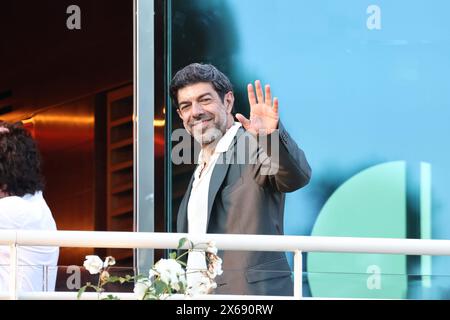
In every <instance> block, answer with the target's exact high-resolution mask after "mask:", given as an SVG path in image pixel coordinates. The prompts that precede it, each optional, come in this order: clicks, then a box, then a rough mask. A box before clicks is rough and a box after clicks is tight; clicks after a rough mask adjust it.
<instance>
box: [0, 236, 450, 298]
mask: <svg viewBox="0 0 450 320" xmlns="http://www.w3.org/2000/svg"><path fill="white" fill-rule="evenodd" d="M183 237H187V238H189V240H191V241H192V242H194V243H196V244H200V245H199V248H202V246H204V247H205V248H206V243H207V242H209V241H214V242H215V243H216V246H217V247H218V248H219V249H221V250H238V251H285V252H286V251H291V252H294V284H295V287H294V298H296V299H300V298H301V297H302V295H301V293H302V287H301V284H302V281H301V276H302V257H301V253H302V252H346V253H378V254H404V255H450V240H419V239H395V238H353V237H313V236H311V237H307V236H272V235H238V234H203V235H193V234H183V233H147V232H145V233H144V232H109V231H108V232H103V231H41V230H39V231H35V230H5V231H0V245H8V246H10V248H11V258H12V259H11V270H12V272H11V283H12V281H16V279H15V273H16V268H17V262H16V259H15V258H14V257H16V256H17V247H18V246H59V247H91V248H93V247H95V248H152V249H175V248H177V247H178V243H179V240H180V239H181V238H183ZM202 243H203V244H204V245H201V244H202ZM187 246H188V245H187V244H186V245H185V247H184V249H187ZM13 277H14V279H13ZM57 294H59V293H53V294H52V297H54V296H55V295H57ZM61 294H62V293H61ZM21 296H22V297H27V295H26V294H25V295H21ZM28 296H30V297H35V295H28ZM49 297H50V296H49ZM10 298H11V299H17V298H18V296H17V290H16V285H15V282H14V285H12V286H10Z"/></svg>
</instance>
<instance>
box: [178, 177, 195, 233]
mask: <svg viewBox="0 0 450 320" xmlns="http://www.w3.org/2000/svg"><path fill="white" fill-rule="evenodd" d="M194 172H195V171H194ZM194 175H195V173H193V174H192V177H191V181H190V182H189V185H188V187H187V190H186V193H185V194H184V197H183V200H182V201H181V203H180V209H178V217H177V232H182V233H186V232H188V223H187V206H188V202H189V197H190V196H191V190H192V183H193V182H194Z"/></svg>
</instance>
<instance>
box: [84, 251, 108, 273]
mask: <svg viewBox="0 0 450 320" xmlns="http://www.w3.org/2000/svg"><path fill="white" fill-rule="evenodd" d="M83 266H84V267H85V268H86V269H87V270H88V271H89V273H90V274H97V273H99V272H100V271H101V270H102V268H103V261H102V259H100V258H99V257H98V256H94V255H90V256H86V260H85V261H84V263H83Z"/></svg>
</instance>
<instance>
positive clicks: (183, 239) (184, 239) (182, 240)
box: [177, 238, 190, 249]
mask: <svg viewBox="0 0 450 320" xmlns="http://www.w3.org/2000/svg"><path fill="white" fill-rule="evenodd" d="M186 241H189V239H188V238H181V239H180V241H178V248H177V249H181V248H182V247H183V246H184V244H185V243H186ZM189 242H190V241H189Z"/></svg>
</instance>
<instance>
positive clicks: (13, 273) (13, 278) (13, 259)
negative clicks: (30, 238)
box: [9, 243, 17, 300]
mask: <svg viewBox="0 0 450 320" xmlns="http://www.w3.org/2000/svg"><path fill="white" fill-rule="evenodd" d="M9 268H10V269H9V298H10V300H17V244H15V243H14V244H11V245H10V246H9Z"/></svg>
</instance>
